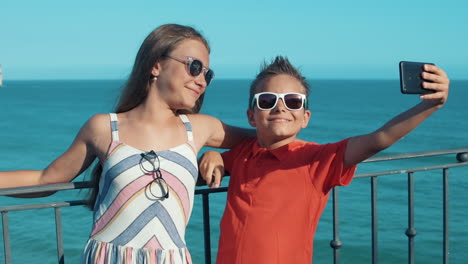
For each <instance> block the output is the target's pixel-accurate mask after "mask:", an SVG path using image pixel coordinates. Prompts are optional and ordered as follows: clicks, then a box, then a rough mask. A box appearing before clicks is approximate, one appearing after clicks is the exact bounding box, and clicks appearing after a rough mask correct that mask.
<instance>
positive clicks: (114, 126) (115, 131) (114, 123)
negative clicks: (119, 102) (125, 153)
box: [109, 113, 119, 142]
mask: <svg viewBox="0 0 468 264" xmlns="http://www.w3.org/2000/svg"><path fill="white" fill-rule="evenodd" d="M109 115H110V120H111V131H112V142H114V141H119V120H118V119H117V114H116V113H110V114H109Z"/></svg>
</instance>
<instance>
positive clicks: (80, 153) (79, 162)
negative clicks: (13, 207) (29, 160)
mask: <svg viewBox="0 0 468 264" xmlns="http://www.w3.org/2000/svg"><path fill="white" fill-rule="evenodd" d="M104 118H106V117H105V115H96V116H94V117H92V118H91V119H90V120H88V122H86V123H85V125H84V126H83V127H82V128H81V130H80V131H79V133H78V135H77V136H76V138H75V140H74V141H73V143H72V145H71V146H70V147H69V148H68V150H67V151H65V153H63V154H62V155H60V156H59V157H58V158H57V159H56V160H54V161H53V162H52V163H51V164H50V165H49V166H48V167H47V168H45V169H44V170H18V171H5V172H0V188H12V187H24V186H34V185H43V184H52V183H64V182H69V181H71V180H73V179H74V178H76V177H77V176H78V175H80V174H81V173H82V172H83V171H85V170H86V169H87V168H88V167H89V166H90V165H91V163H92V162H93V161H94V159H95V158H96V156H97V152H96V146H97V143H99V141H100V140H102V137H100V136H99V135H100V134H101V132H100V131H102V130H104V127H103V126H102V125H101V124H102V119H104ZM107 122H108V121H107ZM101 135H102V134H101Z"/></svg>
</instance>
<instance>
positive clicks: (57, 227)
mask: <svg viewBox="0 0 468 264" xmlns="http://www.w3.org/2000/svg"><path fill="white" fill-rule="evenodd" d="M54 209H55V210H54V211H55V232H56V236H57V257H58V263H59V264H64V263H65V255H64V253H63V235H62V215H61V214H60V207H55V208H54Z"/></svg>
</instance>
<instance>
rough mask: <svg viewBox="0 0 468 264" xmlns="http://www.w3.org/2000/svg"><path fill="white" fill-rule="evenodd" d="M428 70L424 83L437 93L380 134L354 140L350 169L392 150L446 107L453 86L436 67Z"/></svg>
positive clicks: (348, 152) (349, 152)
mask: <svg viewBox="0 0 468 264" xmlns="http://www.w3.org/2000/svg"><path fill="white" fill-rule="evenodd" d="M424 70H425V72H424V73H423V75H422V77H423V79H425V80H430V81H432V82H423V87H424V88H426V89H431V90H434V91H435V92H434V93H431V94H425V95H421V96H420V98H421V99H423V101H422V102H420V103H419V104H417V105H416V106H414V107H412V108H410V109H409V110H407V111H405V112H403V113H401V114H399V115H398V116H396V117H394V118H393V119H391V120H390V121H389V122H387V123H386V124H385V125H383V126H382V127H381V128H379V129H378V130H376V131H374V132H372V133H370V134H366V135H361V136H356V137H352V138H350V140H349V141H348V145H347V147H346V152H345V157H344V161H345V164H346V165H347V166H351V165H354V164H357V163H359V162H361V161H363V160H365V159H367V158H369V157H371V156H372V155H374V154H376V153H377V152H379V151H381V150H384V149H386V148H388V147H390V146H391V145H393V144H394V143H395V142H397V141H398V140H399V139H400V138H402V137H403V136H405V135H406V134H408V133H409V132H411V131H412V130H413V129H415V128H416V127H417V126H418V125H419V124H421V123H422V122H423V121H424V120H425V119H426V118H428V117H429V116H430V115H431V114H432V113H434V112H435V111H436V110H437V109H439V108H441V107H442V106H443V105H444V104H445V102H446V101H447V98H448V91H449V83H450V81H449V79H448V77H447V74H446V73H445V72H444V71H443V70H442V69H441V68H439V67H437V66H435V65H429V64H426V65H425V66H424Z"/></svg>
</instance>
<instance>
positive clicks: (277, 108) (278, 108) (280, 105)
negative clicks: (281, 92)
mask: <svg viewBox="0 0 468 264" xmlns="http://www.w3.org/2000/svg"><path fill="white" fill-rule="evenodd" d="M274 110H275V111H278V112H282V111H286V110H287V108H286V106H284V102H283V99H281V98H278V103H277V104H276V106H275V109H274Z"/></svg>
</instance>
